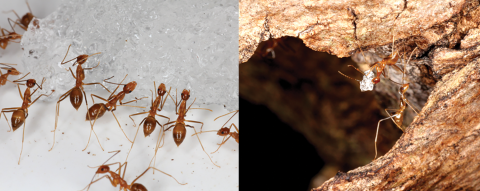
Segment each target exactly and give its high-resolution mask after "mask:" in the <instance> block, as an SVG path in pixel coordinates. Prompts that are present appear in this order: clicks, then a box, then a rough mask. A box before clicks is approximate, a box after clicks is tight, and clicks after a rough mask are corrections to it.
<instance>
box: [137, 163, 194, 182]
mask: <svg viewBox="0 0 480 191" xmlns="http://www.w3.org/2000/svg"><path fill="white" fill-rule="evenodd" d="M150 169H153V170H157V171H160V172H161V173H163V174H165V175H167V176H170V177H172V178H173V179H174V180H175V181H176V182H177V183H178V184H180V185H185V184H188V183H184V184H182V183H180V182H178V180H177V179H176V178H175V177H173V176H172V175H170V174H168V173H166V172H163V171H161V170H158V169H157V168H155V167H148V168H147V170H145V171H144V172H143V173H142V174H140V176H138V177H137V178H135V180H133V182H132V183H131V184H130V185H133V183H135V182H136V181H137V180H138V179H139V178H140V177H142V176H143V175H144V174H145V173H147V171H148V170H150Z"/></svg>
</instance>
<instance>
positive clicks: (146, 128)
mask: <svg viewBox="0 0 480 191" xmlns="http://www.w3.org/2000/svg"><path fill="white" fill-rule="evenodd" d="M156 121H157V120H155V118H154V117H152V116H148V117H146V118H145V123H143V134H145V137H147V136H149V135H150V134H152V132H153V131H154V130H155V127H156V126H157V123H156Z"/></svg>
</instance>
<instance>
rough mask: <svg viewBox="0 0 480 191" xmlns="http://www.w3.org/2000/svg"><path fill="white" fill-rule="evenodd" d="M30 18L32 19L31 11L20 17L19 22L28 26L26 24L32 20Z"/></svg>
mask: <svg viewBox="0 0 480 191" xmlns="http://www.w3.org/2000/svg"><path fill="white" fill-rule="evenodd" d="M32 20H33V14H32V13H27V14H25V15H24V16H23V17H22V21H21V23H22V24H23V25H24V26H28V24H30V21H32Z"/></svg>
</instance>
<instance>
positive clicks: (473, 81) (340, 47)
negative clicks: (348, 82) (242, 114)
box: [239, 0, 480, 190]
mask: <svg viewBox="0 0 480 191" xmlns="http://www.w3.org/2000/svg"><path fill="white" fill-rule="evenodd" d="M479 24H480V6H479V2H478V1H461V0H458V1H415V2H412V1H388V2H380V3H379V2H375V3H369V2H367V1H342V2H339V1H327V2H322V3H317V2H310V1H305V2H298V1H283V2H278V1H261V2H257V1H244V0H242V1H240V33H239V34H240V40H239V43H240V47H239V48H240V52H239V57H240V62H241V63H242V62H245V61H247V60H248V59H249V58H250V57H251V56H252V55H253V53H254V51H255V49H256V48H257V46H258V44H259V43H260V41H264V40H267V39H269V38H280V37H282V36H293V37H298V38H300V39H301V40H302V41H303V43H305V45H306V46H307V47H309V48H311V49H313V50H315V51H323V52H328V53H330V54H334V55H337V56H339V57H346V56H350V55H352V57H354V60H356V61H359V62H364V63H368V64H371V63H373V62H375V61H378V60H379V59H381V58H382V57H384V56H385V55H389V54H391V47H394V49H396V50H399V51H400V54H401V55H402V60H403V61H405V60H406V59H405V58H408V55H410V53H412V51H413V50H414V49H415V48H417V50H416V51H414V52H413V59H412V61H410V63H409V64H408V65H407V66H406V68H405V70H406V75H407V76H408V79H409V82H410V84H411V89H412V90H410V91H409V92H408V97H407V98H408V100H409V101H410V102H412V103H413V104H412V105H414V106H415V107H417V108H422V109H421V112H420V113H419V115H418V116H417V117H415V119H414V120H413V122H412V123H411V124H410V126H408V127H407V128H406V130H405V132H404V134H403V135H402V136H401V137H400V139H399V140H398V141H397V142H396V143H395V145H394V146H393V148H392V149H391V150H390V151H389V152H388V153H387V154H385V155H384V156H383V157H380V158H378V159H376V160H374V161H373V162H371V163H370V164H368V165H365V166H363V167H359V168H357V169H354V170H352V171H349V172H347V173H342V172H339V173H337V175H336V176H335V177H333V178H331V179H330V180H328V181H327V182H325V183H324V184H323V185H322V186H320V187H318V188H315V189H314V190H330V189H338V190H344V189H348V190H386V189H396V190H412V189H415V190H427V189H435V190H458V189H463V190H479V189H480V181H477V179H478V177H480V171H479V170H480V147H479V144H480V139H479V138H478V137H479V135H480V117H479V116H478V115H480V112H479V111H478V110H479V109H477V108H479V107H478V106H479V105H480V101H479V99H478V97H479V96H480V86H479V85H478V84H479V82H480V74H479V73H480V70H479V69H480V61H479V56H480V28H479ZM393 36H395V46H393V43H392V37H393ZM260 48H261V47H260ZM359 50H363V52H364V54H366V56H365V57H364V56H363V55H362V54H361V53H360V52H359ZM276 51H278V50H276ZM370 54H374V55H379V56H380V57H379V58H375V56H373V57H374V58H373V59H369V58H371V57H372V56H369V55H370ZM382 55H383V56H382ZM274 60H275V61H274V62H275V63H278V62H280V61H279V59H274ZM300 64H303V65H305V63H299V64H298V65H300ZM319 64H321V63H319ZM325 64H335V63H325ZM242 65H243V64H242ZM242 65H240V95H241V96H242V97H249V95H250V94H251V92H252V91H253V90H254V89H255V88H254V87H255V86H258V84H259V83H254V81H252V80H251V79H252V78H250V77H248V75H250V76H252V75H257V76H259V75H261V73H253V74H252V71H251V70H250V69H251V68H252V67H254V66H242ZM398 65H400V64H398ZM311 66H312V65H305V66H302V67H306V68H308V67H311ZM256 67H259V68H261V67H263V66H256ZM292 67H293V66H292ZM287 68H288V67H287ZM288 69H292V68H291V67H290V68H288ZM344 70H345V69H344ZM344 70H342V72H343V71H344ZM309 71H310V72H312V73H315V72H320V70H309ZM287 74H289V73H287ZM302 75H306V76H308V72H307V73H300V74H299V76H302ZM310 75H311V76H313V78H315V75H313V74H310ZM282 76H287V77H282V79H290V81H288V80H287V82H288V83H286V84H287V87H288V84H295V83H292V82H298V81H296V80H295V79H299V78H298V77H290V78H288V75H282ZM401 76H402V74H395V73H394V75H390V76H389V78H391V79H393V80H394V81H396V82H399V79H400V80H401V79H402V77H401ZM266 78H267V79H268V78H271V77H266ZM257 79H259V78H257ZM395 79H396V80H395ZM383 81H387V82H385V83H383ZM257 82H258V81H257ZM274 83H275V82H273V83H272V84H274ZM277 83H279V82H278V81H277ZM281 83H283V84H284V85H285V82H281ZM322 83H323V84H324V83H326V82H322ZM388 83H390V82H388V80H386V79H382V84H383V85H382V84H380V85H378V86H377V87H375V89H376V94H379V95H380V97H383V99H381V100H382V101H384V102H389V101H388V100H389V99H390V98H395V97H396V99H398V95H396V94H398V93H396V92H397V91H398V85H394V84H393V83H392V84H388ZM260 84H261V83H260ZM265 84H267V83H265ZM265 84H264V87H263V88H261V89H262V90H271V89H273V90H275V89H277V90H278V91H281V92H280V94H270V95H269V98H271V99H270V100H267V99H264V98H262V97H261V96H260V97H256V98H255V96H251V97H252V98H251V99H257V102H263V103H266V104H267V105H269V107H270V108H275V107H276V108H277V109H274V110H277V113H280V110H283V112H282V113H290V114H284V115H285V116H284V120H285V121H289V123H291V124H295V123H296V124H297V125H293V126H296V127H298V126H321V125H324V124H323V123H318V121H315V120H310V121H302V122H301V121H300V120H298V118H294V117H292V116H298V115H297V113H295V112H299V111H302V109H301V108H298V106H295V104H294V103H292V104H288V103H287V104H284V105H278V103H279V102H276V103H275V102H274V101H273V100H276V101H279V100H282V99H283V100H285V98H287V97H286V96H284V95H283V94H281V93H282V92H283V93H284V92H285V87H281V88H279V87H278V85H277V86H274V85H271V84H270V85H265ZM314 84H315V83H314ZM324 86H329V85H328V84H327V85H325V84H324ZM382 86H383V87H382ZM269 88H270V89H269ZM302 88H303V89H304V90H305V88H306V91H307V92H308V91H309V90H308V89H309V87H302ZM282 89H283V90H282ZM326 91H334V90H333V89H330V90H328V88H327V89H326ZM335 91H339V90H335ZM357 91H358V90H357ZM273 92H275V91H273ZM277 93H278V92H277ZM383 95H393V96H383ZM395 95H396V96H395ZM272 96H273V97H272ZM275 96H277V97H275ZM282 96H283V97H282ZM293 96H295V95H293ZM297 96H298V95H297ZM265 97H267V96H265ZM290 97H292V95H290ZM317 98H318V97H316V96H315V94H310V95H307V96H306V97H302V98H301V99H297V100H295V101H296V102H297V105H298V102H300V103H302V102H308V104H312V103H316V102H317V101H316V99H317ZM359 99H362V98H361V97H359ZM319 100H321V99H320V98H319ZM366 102H368V101H366ZM282 103H283V102H282ZM313 105H315V104H313ZM381 105H383V104H381ZM386 105H388V107H389V106H390V105H395V104H386ZM279 107H282V108H281V109H280V108H279ZM295 107H297V108H296V109H293V110H292V108H295ZM305 107H307V106H305ZM397 107H398V106H397ZM327 108H328V107H327ZM330 108H332V107H330ZM347 108H349V107H347ZM373 108H375V107H373ZM382 108H385V107H382ZM389 108H390V107H389ZM367 110H370V109H367ZM314 111H315V109H313V110H311V111H304V112H305V113H309V112H314ZM292 112H293V114H291V113H292ZM320 113H328V111H324V112H320ZM410 113H412V112H411V111H410ZM315 114H318V113H313V115H315ZM333 114H334V115H337V114H338V113H335V112H334V113H333ZM306 115H307V118H308V116H309V114H306ZM350 117H351V116H350ZM332 118H333V119H334V118H335V117H332ZM324 121H327V122H328V121H329V120H328V119H324ZM331 123H337V122H331ZM327 124H328V123H327ZM375 125H376V124H375ZM368 126H371V124H369V125H368ZM370 128H371V127H370ZM382 128H383V127H382ZM300 131H302V130H300ZM305 131H306V130H305ZM324 132H326V131H317V132H316V134H319V133H324ZM327 134H328V133H327ZM318 137H319V136H317V137H316V138H318ZM320 137H321V136H320ZM307 138H308V139H309V140H314V139H316V138H315V137H314V135H311V137H310V138H309V137H308V136H307ZM340 140H341V139H340ZM338 144H340V146H339V145H335V144H334V145H327V146H324V147H327V149H326V150H328V148H330V151H331V152H335V151H333V150H334V149H335V146H339V147H341V142H338ZM317 148H318V146H317ZM337 149H338V148H337ZM319 150H322V149H319ZM370 153H371V152H370ZM322 157H324V156H322ZM334 158H335V157H331V159H332V160H334Z"/></svg>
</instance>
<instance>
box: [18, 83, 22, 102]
mask: <svg viewBox="0 0 480 191" xmlns="http://www.w3.org/2000/svg"><path fill="white" fill-rule="evenodd" d="M17 87H18V93H19V94H20V98H22V100H23V95H22V90H20V85H19V84H17Z"/></svg>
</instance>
